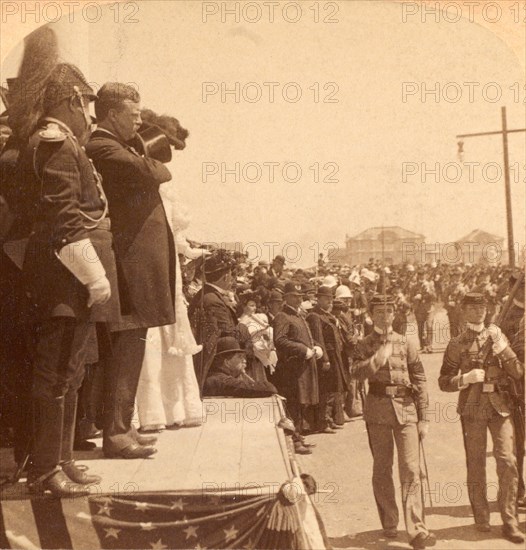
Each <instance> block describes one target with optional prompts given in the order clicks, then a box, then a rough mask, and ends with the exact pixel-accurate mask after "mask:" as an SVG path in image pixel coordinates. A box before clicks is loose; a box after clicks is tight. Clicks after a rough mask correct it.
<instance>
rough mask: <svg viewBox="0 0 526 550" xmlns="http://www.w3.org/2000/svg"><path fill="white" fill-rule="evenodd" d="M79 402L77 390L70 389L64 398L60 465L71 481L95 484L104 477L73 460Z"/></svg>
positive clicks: (81, 483)
mask: <svg viewBox="0 0 526 550" xmlns="http://www.w3.org/2000/svg"><path fill="white" fill-rule="evenodd" d="M77 402H78V393H77V391H76V390H72V389H70V390H69V391H68V393H67V394H66V396H65V398H64V423H63V429H62V445H61V453H60V466H61V467H62V470H63V471H64V473H65V474H66V475H67V476H68V477H69V479H70V480H71V481H74V482H75V483H79V484H80V485H93V484H95V483H100V482H101V481H102V478H101V477H100V476H97V475H89V474H87V473H86V472H85V471H84V470H82V469H81V468H79V467H78V466H76V465H75V461H74V460H73V444H74V441H75V427H76V417H77Z"/></svg>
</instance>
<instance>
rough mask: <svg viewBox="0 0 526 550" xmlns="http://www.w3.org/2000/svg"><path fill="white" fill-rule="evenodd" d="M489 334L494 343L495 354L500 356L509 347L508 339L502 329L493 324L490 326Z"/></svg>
mask: <svg viewBox="0 0 526 550" xmlns="http://www.w3.org/2000/svg"><path fill="white" fill-rule="evenodd" d="M488 334H489V337H490V338H491V340H492V342H493V346H492V348H493V353H494V354H495V355H498V354H499V353H502V352H503V351H504V350H505V349H506V348H507V347H508V339H507V338H506V336H505V335H504V333H503V332H502V330H501V328H500V327H498V326H497V325H494V324H493V323H492V324H491V325H489V326H488Z"/></svg>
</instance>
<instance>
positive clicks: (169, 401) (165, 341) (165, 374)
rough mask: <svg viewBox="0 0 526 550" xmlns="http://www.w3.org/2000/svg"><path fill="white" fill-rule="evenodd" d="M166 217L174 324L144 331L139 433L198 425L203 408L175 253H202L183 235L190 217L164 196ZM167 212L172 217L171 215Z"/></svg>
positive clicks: (195, 347)
mask: <svg viewBox="0 0 526 550" xmlns="http://www.w3.org/2000/svg"><path fill="white" fill-rule="evenodd" d="M166 199H167V200H165V208H166V210H167V212H166V213H167V217H168V219H169V220H170V219H171V222H172V230H173V233H174V239H175V245H176V250H177V254H176V279H175V318H176V323H175V324H174V325H168V326H164V327H156V328H151V329H149V330H148V334H147V337H146V339H147V341H146V352H145V354H144V362H143V365H142V370H141V376H140V379H139V387H138V390H137V398H136V402H137V412H138V416H139V422H140V426H141V431H145V432H148V431H150V432H151V431H161V430H163V429H164V428H165V427H172V428H178V427H182V426H198V425H200V424H201V423H202V421H203V420H202V419H203V409H202V402H201V398H200V395H199V386H198V384H197V379H196V376H195V371H194V364H193V359H192V355H195V354H196V353H199V351H201V346H199V345H197V344H196V341H195V338H194V335H193V333H192V330H191V328H190V322H189V321H188V312H187V306H188V304H187V303H186V300H185V297H184V294H183V286H182V277H181V266H180V264H179V254H183V255H184V256H185V257H186V258H189V259H195V258H198V257H200V256H202V255H203V254H204V255H207V254H209V252H208V251H207V250H203V249H198V248H191V247H190V245H189V244H188V241H187V240H186V238H185V236H184V230H185V229H186V228H187V227H188V225H189V222H190V218H189V216H188V212H187V211H186V209H185V208H184V207H183V206H182V205H181V203H180V201H179V200H177V198H176V197H175V196H173V195H172V196H171V197H166ZM170 211H171V215H170Z"/></svg>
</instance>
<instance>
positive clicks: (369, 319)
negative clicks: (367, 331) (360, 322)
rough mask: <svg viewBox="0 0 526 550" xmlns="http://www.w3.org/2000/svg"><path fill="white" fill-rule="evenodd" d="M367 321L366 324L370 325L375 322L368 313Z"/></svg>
mask: <svg viewBox="0 0 526 550" xmlns="http://www.w3.org/2000/svg"><path fill="white" fill-rule="evenodd" d="M365 322H366V324H368V325H372V324H373V320H372V319H371V318H370V317H369V315H367V317H366V318H365Z"/></svg>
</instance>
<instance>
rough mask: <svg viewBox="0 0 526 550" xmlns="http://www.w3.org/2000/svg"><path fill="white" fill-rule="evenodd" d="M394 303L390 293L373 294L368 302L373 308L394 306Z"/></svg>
mask: <svg viewBox="0 0 526 550" xmlns="http://www.w3.org/2000/svg"><path fill="white" fill-rule="evenodd" d="M394 304H395V300H394V297H393V296H391V295H390V294H375V295H374V296H373V297H372V298H371V300H370V302H369V307H370V309H373V307H374V306H383V305H387V306H394Z"/></svg>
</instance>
